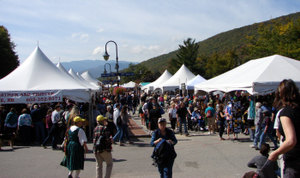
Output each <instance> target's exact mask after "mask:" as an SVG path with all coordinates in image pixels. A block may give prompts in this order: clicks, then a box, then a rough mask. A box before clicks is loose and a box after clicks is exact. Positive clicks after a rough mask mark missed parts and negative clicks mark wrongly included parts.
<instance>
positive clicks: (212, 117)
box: [205, 103, 216, 134]
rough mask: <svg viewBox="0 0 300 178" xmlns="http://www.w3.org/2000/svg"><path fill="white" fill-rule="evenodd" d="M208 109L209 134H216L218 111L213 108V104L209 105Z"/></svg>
mask: <svg viewBox="0 0 300 178" xmlns="http://www.w3.org/2000/svg"><path fill="white" fill-rule="evenodd" d="M207 106H208V107H207V108H206V109H205V116H206V118H207V125H208V130H209V134H212V133H213V134H214V133H215V114H216V111H215V109H214V108H213V107H212V103H208V105H207Z"/></svg>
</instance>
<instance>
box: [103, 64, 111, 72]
mask: <svg viewBox="0 0 300 178" xmlns="http://www.w3.org/2000/svg"><path fill="white" fill-rule="evenodd" d="M106 65H108V66H109V73H111V65H110V63H105V64H104V74H106V73H107V70H106Z"/></svg>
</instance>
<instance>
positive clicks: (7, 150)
mask: <svg viewBox="0 0 300 178" xmlns="http://www.w3.org/2000/svg"><path fill="white" fill-rule="evenodd" d="M13 151H14V150H12V149H4V150H3V149H1V150H0V152H13Z"/></svg>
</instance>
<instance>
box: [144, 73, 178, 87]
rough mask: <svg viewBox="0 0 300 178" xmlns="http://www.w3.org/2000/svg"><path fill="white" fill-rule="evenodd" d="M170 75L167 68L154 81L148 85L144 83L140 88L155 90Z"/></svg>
mask: <svg viewBox="0 0 300 178" xmlns="http://www.w3.org/2000/svg"><path fill="white" fill-rule="evenodd" d="M171 77H172V74H170V72H169V71H168V70H165V71H164V73H162V74H161V76H160V77H158V78H157V79H156V80H155V81H154V82H152V83H149V84H148V85H145V86H144V87H142V90H147V91H148V90H155V89H156V88H158V87H159V85H161V84H162V83H164V82H166V81H167V80H169V79H170V78H171Z"/></svg>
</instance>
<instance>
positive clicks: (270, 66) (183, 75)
mask: <svg viewBox="0 0 300 178" xmlns="http://www.w3.org/2000/svg"><path fill="white" fill-rule="evenodd" d="M283 79H292V80H294V81H295V83H296V85H297V86H298V87H299V88H300V61H298V60H295V59H291V58H288V57H284V56H281V55H272V56H268V57H263V58H259V59H254V60H250V61H248V62H246V63H244V64H243V65H240V66H238V67H236V68H234V69H232V70H230V71H228V72H225V73H223V74H221V75H219V76H216V77H214V78H212V79H210V80H205V79H204V78H203V77H201V76H200V75H197V76H195V75H194V74H193V73H192V72H190V71H189V69H188V68H187V67H186V66H185V65H182V66H181V68H180V69H179V70H178V71H177V72H176V73H175V74H174V75H173V76H172V75H171V74H170V73H169V72H168V71H167V70H165V71H164V73H163V74H162V75H161V76H160V77H159V78H158V79H157V80H156V81H154V82H152V83H150V84H148V85H146V86H144V87H142V89H143V90H146V91H149V90H150V91H153V90H162V91H163V92H164V91H170V90H175V89H179V88H180V87H181V85H182V84H183V83H184V84H185V86H186V89H188V90H195V92H197V91H205V92H213V91H222V92H225V93H227V92H231V91H236V90H244V91H247V92H248V93H250V94H252V95H265V94H268V93H272V92H274V91H276V89H277V87H278V85H279V83H280V82H281V81H282V80H283Z"/></svg>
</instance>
